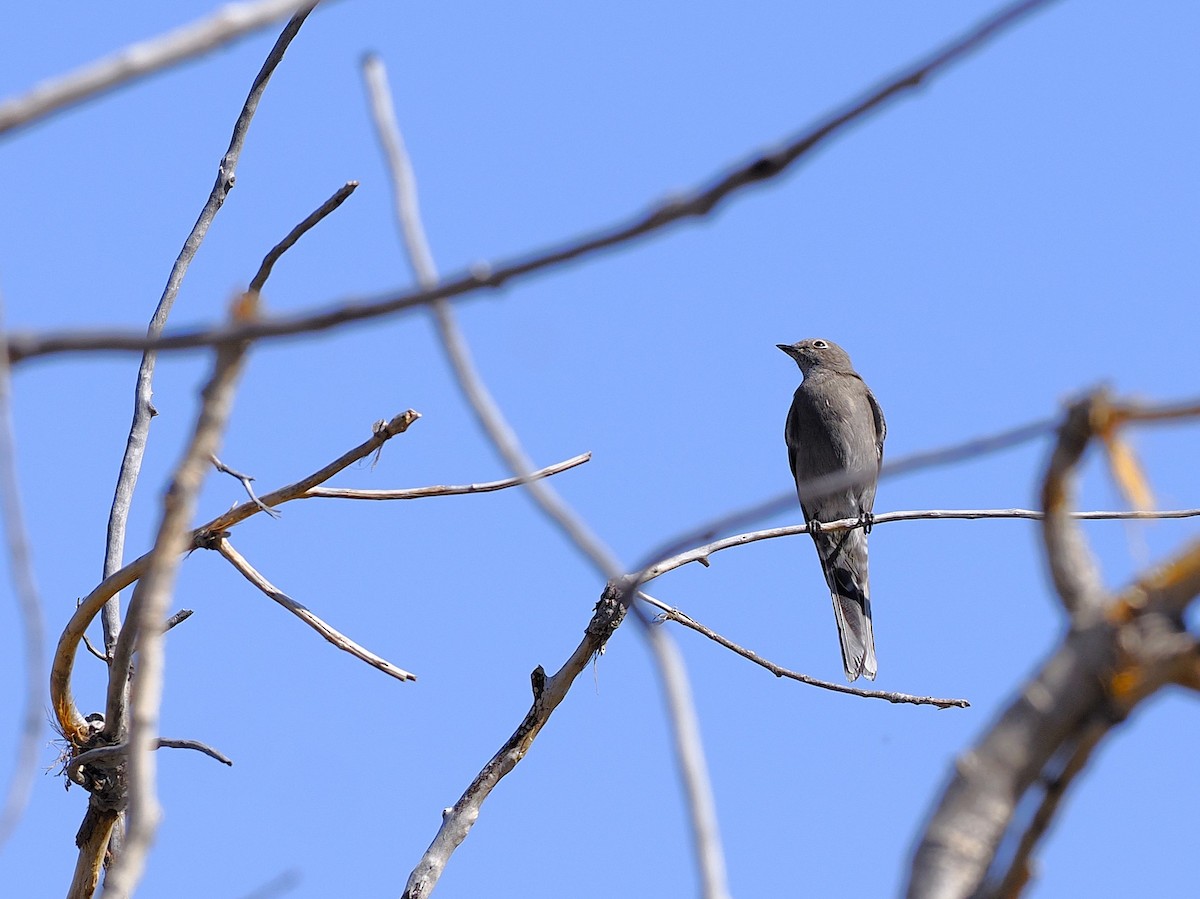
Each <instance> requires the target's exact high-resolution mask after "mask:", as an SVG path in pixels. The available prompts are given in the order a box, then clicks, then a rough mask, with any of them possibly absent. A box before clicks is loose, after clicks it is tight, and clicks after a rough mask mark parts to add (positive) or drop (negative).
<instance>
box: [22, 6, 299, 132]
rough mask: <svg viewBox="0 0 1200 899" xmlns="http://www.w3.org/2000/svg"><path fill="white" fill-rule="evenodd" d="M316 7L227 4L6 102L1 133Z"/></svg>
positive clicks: (45, 82)
mask: <svg viewBox="0 0 1200 899" xmlns="http://www.w3.org/2000/svg"><path fill="white" fill-rule="evenodd" d="M314 6H316V2H315V0H304V2H301V0H259V2H257V3H237V4H230V5H228V6H225V7H222V8H221V9H219V10H217V12H216V13H214V14H213V15H211V16H209V17H208V18H206V19H200V20H199V21H197V22H193V23H192V24H190V25H185V26H184V27H182V28H178V29H176V30H175V31H171V32H168V33H167V34H163V35H159V36H158V37H155V38H152V39H150V40H148V41H143V42H141V43H138V44H133V45H131V46H129V47H126V48H125V49H123V50H120V51H119V52H117V53H116V54H114V55H113V56H109V57H107V58H105V59H101V60H98V61H97V62H94V63H91V64H89V65H87V66H84V67H83V68H81V69H77V70H76V71H74V72H71V73H69V74H67V75H63V76H60V77H58V78H54V79H51V80H49V81H44V82H42V83H41V84H39V85H37V86H36V87H34V88H33V90H31V91H29V93H27V94H23V95H21V96H18V97H13V98H11V99H9V100H5V101H3V102H0V135H2V134H5V133H7V132H9V131H13V130H14V129H17V128H21V127H24V126H26V125H29V124H31V123H33V122H36V121H38V120H39V119H43V118H45V117H46V116H49V115H51V114H52V113H55V112H57V111H59V110H62V109H65V108H67V107H70V106H73V105H75V104H76V103H80V102H82V101H83V100H86V99H88V98H90V97H95V96H99V95H100V94H103V93H106V92H108V91H110V90H112V89H114V88H116V87H120V86H121V85H123V84H126V83H128V82H130V81H133V80H135V79H137V78H142V77H145V76H146V75H149V74H152V73H153V72H157V71H160V70H162V69H165V68H167V67H169V66H172V65H176V64H178V63H181V62H184V61H186V60H188V59H192V58H193V57H196V56H200V55H202V54H204V53H208V52H209V51H211V50H215V49H217V48H218V47H220V46H222V45H224V44H227V43H229V42H230V41H232V40H235V39H236V38H239V37H241V36H242V35H244V34H248V33H249V32H251V31H257V30H258V29H259V28H262V27H264V26H266V25H270V24H271V23H272V22H274V21H276V20H278V19H282V18H283V17H284V16H290V15H292V14H293V13H295V12H297V11H298V10H301V9H304V10H311V9H312V8H313V7H314ZM306 14H307V12H306Z"/></svg>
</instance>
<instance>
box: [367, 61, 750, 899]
mask: <svg viewBox="0 0 1200 899" xmlns="http://www.w3.org/2000/svg"><path fill="white" fill-rule="evenodd" d="M363 74H364V78H365V80H366V84H367V90H368V94H369V95H370V99H371V111H372V114H373V118H374V121H375V127H376V131H377V132H378V134H379V138H380V142H381V143H382V145H383V148H384V151H385V155H386V156H387V160H388V166H389V170H390V172H391V176H392V178H391V180H392V191H393V195H394V198H395V202H396V217H397V219H398V221H399V223H400V228H401V232H402V234H403V236H404V244H405V247H406V248H407V250H408V257H409V260H410V261H411V263H412V266H413V270H414V271H415V272H416V275H417V281H418V283H419V284H420V285H421V286H422V287H424V288H427V289H428V288H432V287H435V286H436V284H437V282H438V274H437V269H436V267H435V264H434V261H433V254H432V253H431V251H430V249H429V242H428V240H427V239H426V237H425V229H424V227H423V226H422V224H421V216H420V210H419V206H418V203H417V185H416V177H415V175H414V173H413V170H412V163H411V162H410V160H409V158H408V154H407V152H406V151H405V149H404V139H403V137H402V136H401V133H400V127H399V123H398V122H397V121H396V117H395V111H394V107H393V104H392V99H391V95H390V92H389V90H388V86H387V75H386V72H385V70H384V67H383V62H382V61H381V60H380V59H379V58H378V57H375V56H368V57H367V58H366V59H365V60H364V61H363ZM433 313H434V319H435V321H436V324H437V328H438V334H439V336H440V337H441V342H442V346H443V347H444V348H445V350H446V355H447V357H448V358H449V360H450V364H451V366H452V367H453V369H454V374H455V377H456V378H457V380H458V385H459V388H460V389H461V390H462V392H463V394H464V395H465V396H466V398H467V400H468V402H469V403H470V405H471V409H472V410H473V411H474V413H475V417H476V419H477V420H478V422H479V424H480V426H481V427H482V428H483V430H484V432H485V433H486V434H487V436H488V438H489V440H490V441H491V443H492V445H493V446H494V447H495V449H496V451H497V452H498V453H499V454H500V456H501V458H503V459H504V461H505V464H507V465H508V468H509V470H510V471H511V472H512V473H513V475H514V476H515V477H517V478H522V479H524V480H525V481H526V487H527V489H528V491H529V494H530V496H531V497H532V498H533V500H534V502H535V503H537V505H538V507H539V508H540V509H541V510H542V512H543V513H544V514H545V515H546V517H547V518H548V519H549V520H550V521H551V522H552V523H553V524H555V525H556V526H557V527H558V529H559V530H560V531H562V533H563V534H564V536H566V537H567V539H568V540H569V541H570V542H571V543H572V544H573V545H574V546H575V547H576V548H577V549H578V550H579V551H580V552H581V553H582V554H583V555H584V556H585V557H586V558H587V559H588V560H589V561H590V562H591V563H592V565H593V566H594V567H595V568H596V569H597V570H598V571H600V572H601V574H603V576H604V577H605V579H606V580H612V578H614V577H616V576H617V575H618V574H619V571H620V568H619V563H618V562H617V558H616V556H615V555H614V554H613V552H612V550H611V549H609V548H608V547H607V546H606V545H605V544H604V542H603V541H602V540H601V539H600V538H599V536H597V535H596V534H595V533H594V532H593V531H592V529H591V528H589V527H588V525H587V523H586V522H585V521H584V520H583V518H582V517H581V516H579V515H578V514H577V513H576V512H575V511H574V509H572V508H571V506H570V505H569V504H568V503H567V502H566V501H564V500H563V498H562V497H561V496H559V494H558V492H557V491H556V490H555V489H554V488H553V487H551V486H550V485H549V484H544V483H541V482H538V481H535V480H533V479H532V478H531V474H532V472H533V470H534V464H533V460H532V458H531V457H530V456H529V454H528V453H527V452H526V451H525V449H524V447H522V445H521V442H520V440H519V438H518V437H517V434H516V432H515V431H514V430H513V428H512V426H511V425H510V424H509V423H508V421H507V420H506V419H505V417H504V413H503V412H501V410H500V407H499V404H498V403H497V402H496V401H495V399H494V398H493V397H492V395H491V392H490V391H489V390H488V388H487V385H486V384H485V383H484V381H483V378H482V376H481V375H480V374H479V371H478V369H477V368H476V366H475V362H474V360H473V359H472V358H471V350H470V347H469V346H468V344H467V341H466V338H465V336H464V335H463V333H462V331H461V329H460V328H459V326H458V322H457V320H456V319H455V315H454V310H453V309H452V308H451V306H450V304H449V302H448V301H447V300H445V299H439V300H435V301H434V302H433ZM645 630H646V634H647V636H648V638H649V641H650V646H651V650H652V652H653V654H654V658H655V661H656V664H657V665H658V670H659V673H660V677H661V681H662V684H663V689H664V694H665V698H666V701H667V706H668V709H669V714H670V720H671V724H672V732H673V734H674V736H675V744H676V748H677V756H678V759H679V765H680V773H681V776H682V778H683V781H684V788H685V791H686V794H687V798H688V808H689V811H690V815H689V818H690V820H691V823H692V831H693V836H694V839H695V845H696V852H697V860H698V862H699V867H700V879H701V883H702V885H703V892H704V895H705V897H706V899H722V897H725V896H727V895H728V892H729V891H728V887H727V886H726V874H725V861H724V852H723V850H722V848H721V843H720V836H719V831H718V822H717V816H716V802H715V800H714V799H713V795H712V785H711V783H710V782H709V778H708V772H707V770H706V766H705V764H704V749H703V746H702V745H701V743H700V728H699V722H698V720H697V717H696V712H695V709H694V707H693V704H692V700H691V692H690V689H689V688H688V686H687V674H686V671H685V670H684V668H683V666H682V663H681V661H680V658H679V656H678V653H677V652H676V651H675V648H674V646H673V645H672V644H671V641H670V640H669V639H668V638H666V636H665V635H664V634H661V633H655V632H652V630H651V629H645ZM566 689H569V685H568V686H567V688H566ZM564 692H565V690H564ZM484 795H486V794H484ZM480 801H482V797H481V799H480ZM471 813H472V814H477V813H478V807H477V806H474V807H472V809H471ZM444 823H445V822H444ZM452 848H453V847H451V851H452ZM423 865H424V862H422V863H418V865H417V870H421V869H422V866H423ZM414 876H416V872H415V871H414ZM434 882H435V881H434ZM432 886H433V882H430V881H425V882H424V883H423V884H422V887H421V888H422V889H425V890H428V889H432ZM414 890H415V887H414V886H413V884H412V882H411V881H410V889H409V891H408V892H414ZM414 894H415V893H414Z"/></svg>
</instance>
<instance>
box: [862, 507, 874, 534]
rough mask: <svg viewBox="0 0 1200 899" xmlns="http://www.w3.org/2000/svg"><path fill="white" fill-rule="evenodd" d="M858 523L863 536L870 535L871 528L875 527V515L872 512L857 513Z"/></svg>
mask: <svg viewBox="0 0 1200 899" xmlns="http://www.w3.org/2000/svg"><path fill="white" fill-rule="evenodd" d="M858 523H859V526H860V527H861V528H862V529H863V533H864V534H869V533H871V528H873V527H875V513H874V512H859V513H858Z"/></svg>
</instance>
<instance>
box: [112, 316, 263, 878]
mask: <svg viewBox="0 0 1200 899" xmlns="http://www.w3.org/2000/svg"><path fill="white" fill-rule="evenodd" d="M240 314H252V311H249V310H247V309H242V310H241V311H240ZM247 348H248V345H245V344H244V345H240V346H239V345H230V346H225V347H222V348H221V349H220V350H218V351H217V359H216V362H215V364H214V366H213V373H212V377H211V378H210V379H209V381H208V384H207V385H205V388H204V390H203V392H202V394H201V395H202V397H203V402H202V403H201V406H200V413H199V415H198V416H197V419H196V425H195V429H194V430H193V433H192V437H191V440H190V441H189V444H188V447H187V450H186V452H185V453H184V456H183V459H182V460H181V461H180V463H179V465H178V467H177V468H176V470H175V475H174V477H173V478H172V481H171V487H170V489H169V490H168V491H167V496H166V500H165V502H164V511H163V516H162V521H161V522H160V524H159V527H158V534H157V536H156V537H155V540H154V549H153V550H151V553H150V559H149V562H148V564H147V566H146V572H145V574H144V575H143V576H142V578H141V580H140V581H139V583H138V586H137V589H136V590H134V593H133V598H132V599H131V600H130V603H129V615H128V618H127V620H126V627H125V628H124V630H123V631H122V633H121V636H120V638H119V639H118V640H117V645H116V648H115V650H114V651H113V656H112V664H111V666H110V668H109V671H110V676H109V691H108V708H107V714H106V716H105V724H104V730H103V732H102V734H101V737H102V739H105V740H106V741H107V742H116V741H119V740H122V739H126V733H128V737H127V742H128V744H129V752H128V763H127V764H128V801H129V805H128V809H127V814H128V828H127V832H126V840H125V845H124V846H123V847H122V851H121V852H120V854H119V855H117V857H116V858H115V860H114V863H113V865H112V866H111V867H110V868H109V870H108V875H107V876H106V877H105V879H104V896H105V899H126V897H128V896H131V895H132V894H133V891H134V890H135V889H136V887H137V884H138V882H139V881H140V880H141V877H142V872H143V871H144V869H145V864H146V856H147V854H148V853H149V850H150V844H151V842H153V840H154V835H155V833H156V832H157V830H158V822H159V818H160V816H161V811H160V808H159V805H158V797H157V790H156V784H155V780H156V767H155V763H154V755H153V753H152V750H153V749H154V748H155V746H156V745H157V741H158V737H159V734H158V720H159V708H160V705H161V703H162V689H163V682H162V676H163V655H164V653H163V634H164V632H165V631H164V622H165V621H166V618H167V603H168V602H169V601H170V598H171V591H172V588H173V586H174V580H175V574H176V572H177V571H178V568H179V562H180V558H181V556H182V555H183V552H184V550H186V549H187V545H188V538H189V531H188V523H189V522H190V520H191V519H192V517H193V515H194V513H195V506H196V498H197V496H198V494H199V492H200V486H201V484H202V483H203V482H204V475H205V473H206V472H207V468H208V465H207V463H208V459H209V457H210V456H211V455H213V454H214V453H215V452H216V450H217V445H218V444H219V442H220V439H221V435H222V433H223V432H224V430H225V426H226V424H227V423H228V421H229V416H230V414H231V412H232V410H233V395H234V388H235V386H236V384H237V380H238V377H239V376H240V374H241V369H242V362H243V359H244V357H245V350H246V349H247ZM135 641H136V645H137V652H138V672H137V677H136V678H134V681H133V689H132V696H129V695H128V693H127V692H126V689H125V684H126V672H127V671H128V669H129V664H130V661H131V659H132V656H133V648H134V642H135ZM127 702H128V704H127ZM127 721H128V723H126V722H127Z"/></svg>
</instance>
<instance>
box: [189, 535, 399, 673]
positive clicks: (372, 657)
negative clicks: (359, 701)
mask: <svg viewBox="0 0 1200 899" xmlns="http://www.w3.org/2000/svg"><path fill="white" fill-rule="evenodd" d="M211 548H212V549H215V550H216V551H217V552H219V553H220V554H221V555H222V556H223V557H224V558H225V559H226V560H227V561H228V562H229V563H230V564H231V565H233V567H234V568H236V569H237V570H238V572H239V573H240V574H241V575H242V576H243V577H244V578H245V579H246V580H248V581H249V582H250V583H252V584H253V585H254V586H255V587H257V588H258V589H259V590H261V591H262V592H263V593H265V594H267V596H269V597H271V599H273V600H275V602H277V603H279V604H280V605H281V606H283V607H284V608H285V609H287V610H288V611H289V612H291V613H292V614H293V615H295V616H296V617H297V618H299V619H300V620H301V621H303V622H304V623H305V624H307V625H308V626H309V627H311V628H312V629H313V630H314V631H316V632H317V633H318V634H320V635H321V636H322V637H324V638H325V639H326V640H328V641H329V642H330V643H332V644H333V645H334V646H336V647H337V648H338V649H340V650H342V651H343V652H348V653H350V655H352V656H354V657H355V658H356V659H361V660H362V661H364V662H366V663H367V664H368V665H370V666H372V667H373V668H378V669H379V670H380V671H382V672H383V673H384V674H388V675H391V676H392V677H394V678H396V680H399V681H409V680H416V679H417V676H416V675H415V674H412V673H410V672H408V671H405V670H404V669H403V668H399V667H397V666H395V665H393V664H392V663H391V662H389V661H388V660H387V659H385V658H383V657H382V656H378V655H376V654H375V653H373V652H371V650H369V649H365V648H363V647H362V646H359V645H358V644H357V643H355V642H354V641H353V640H351V639H350V638H349V637H347V636H346V635H345V634H343V633H342V632H341V631H339V630H337V629H335V628H333V627H330V626H329V625H328V624H326V623H325V622H324V621H322V620H321V619H320V618H319V617H317V616H316V615H315V614H313V612H312V611H310V610H309V609H307V608H306V607H305V606H303V605H301V604H300V603H298V602H296V600H294V599H292V598H291V597H290V596H288V595H287V594H286V593H284V592H283V591H282V590H280V589H279V588H278V587H276V586H275V585H274V584H272V583H271V582H270V581H268V580H267V579H266V578H265V577H263V576H262V575H261V574H260V573H259V572H258V571H257V570H256V569H255V568H254V566H253V565H251V564H250V563H249V562H248V561H246V559H245V558H244V557H243V556H242V554H241V553H239V552H238V551H237V550H236V549H234V548H233V545H232V544H231V543H230V542H229V541H228V540H227V539H226V538H224V537H218V538H216V539H215V540H214V541H213V544H212V547H211Z"/></svg>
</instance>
